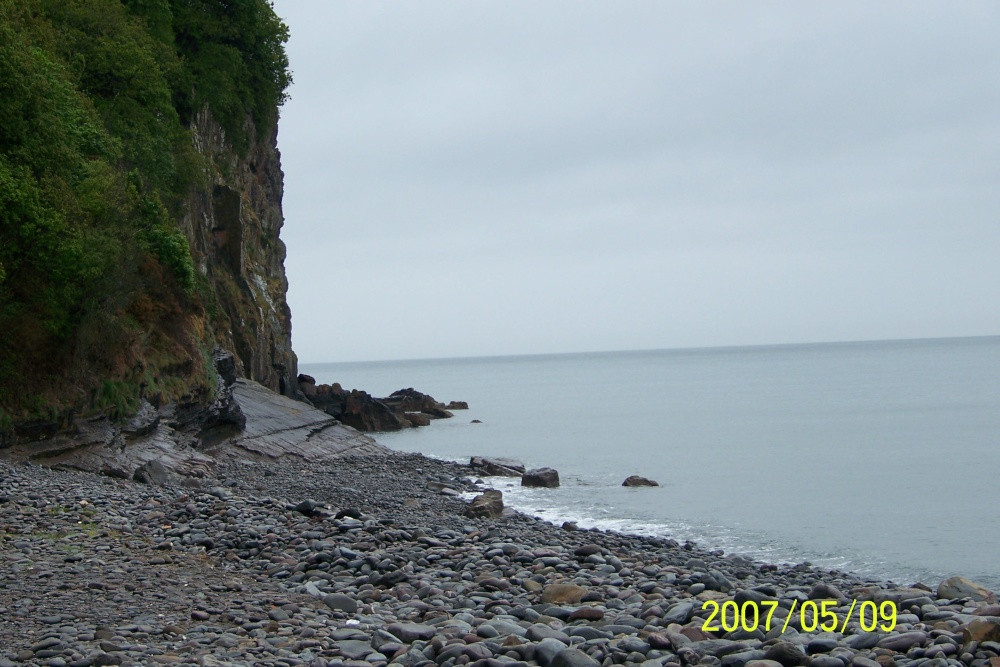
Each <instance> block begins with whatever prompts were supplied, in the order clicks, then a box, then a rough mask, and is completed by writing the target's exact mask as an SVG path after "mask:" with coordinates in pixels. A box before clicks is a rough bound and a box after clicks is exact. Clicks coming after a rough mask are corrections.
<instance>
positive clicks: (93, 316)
mask: <svg viewBox="0 0 1000 667" xmlns="http://www.w3.org/2000/svg"><path fill="white" fill-rule="evenodd" d="M287 37H288V32H287V28H286V27H285V26H284V24H283V23H282V22H281V21H280V19H279V18H278V17H277V16H276V15H275V14H274V11H273V8H272V6H271V4H270V2H269V0H0V332H2V333H0V422H3V424H9V423H11V419H23V418H31V417H36V416H38V413H39V411H40V409H41V408H42V406H44V409H46V410H51V409H53V408H60V409H64V408H71V407H72V408H75V409H77V410H83V411H87V410H99V409H105V408H113V409H115V410H116V411H120V412H125V411H127V410H129V409H133V408H134V406H135V405H136V404H137V401H138V396H139V390H140V387H143V386H145V387H147V390H148V387H149V384H150V382H151V381H153V382H157V381H159V380H158V379H157V378H158V375H159V374H158V373H157V368H162V367H165V366H169V365H170V364H175V365H176V364H178V363H179V360H180V359H181V358H184V357H185V356H186V357H187V358H191V357H194V358H195V359H196V361H199V362H200V360H201V359H203V357H204V355H203V354H202V351H203V348H205V347H210V341H209V340H208V338H209V335H208V334H207V333H206V327H205V323H204V319H205V311H206V309H209V308H211V304H210V303H207V302H206V295H207V293H208V292H207V290H205V289H204V288H203V287H202V286H200V285H199V278H200V276H199V275H198V274H197V272H196V270H195V267H194V264H193V262H192V257H191V251H190V246H189V243H188V239H187V238H186V237H185V235H184V234H183V232H182V231H181V229H180V228H179V227H178V225H177V222H176V221H177V220H178V219H179V218H180V216H181V215H183V212H184V207H185V202H186V201H187V199H188V197H189V194H190V193H191V191H192V190H193V189H196V188H199V187H204V181H205V178H204V174H205V172H206V169H207V165H205V164H204V163H203V160H204V158H202V156H200V155H199V154H198V153H197V152H196V151H195V149H194V146H193V142H192V135H191V132H190V130H189V129H188V126H189V125H190V123H191V122H192V121H193V119H194V117H195V115H196V114H198V113H199V112H200V111H201V110H202V109H204V108H206V107H208V108H209V109H210V110H211V113H212V114H213V117H214V118H215V119H216V120H217V121H218V122H219V123H220V124H221V125H222V126H223V128H224V129H225V130H226V133H227V137H229V139H230V140H231V141H232V143H233V145H234V147H235V149H236V150H238V151H239V150H246V148H247V146H248V145H249V141H250V139H251V138H252V135H250V134H249V132H250V128H252V127H256V128H258V130H259V131H264V129H265V128H269V127H271V126H272V125H273V123H274V121H275V120H276V114H277V110H278V107H279V106H280V104H281V103H282V102H283V101H284V99H285V89H286V87H287V86H288V84H289V83H290V75H289V73H288V61H287V58H286V56H285V52H284V47H283V44H284V42H285V41H286V40H287ZM192 320H198V322H194V324H193V325H192V326H189V327H187V328H188V329H189V331H188V333H187V335H188V337H191V335H192V334H191V331H194V334H193V335H194V338H195V339H196V340H194V341H193V342H191V341H189V344H188V345H187V346H185V345H176V344H175V345H171V344H170V341H167V340H163V337H164V336H166V337H167V338H170V336H171V333H170V332H167V333H166V334H164V333H158V331H157V330H158V329H159V328H162V326H163V325H164V323H169V324H168V328H169V326H173V327H175V328H176V327H177V326H181V324H179V323H184V322H188V323H189V324H190V323H191V321H192ZM174 333H176V332H174ZM180 337H183V336H178V335H174V336H173V337H172V338H171V340H172V341H173V342H175V343H176V341H177V340H178V339H179V338H180ZM150 350H153V352H150ZM152 357H156V359H154V360H153V364H152V367H151V366H150V363H149V362H150V361H151V358H152ZM157 364H159V366H157ZM187 371H188V372H189V373H190V374H191V375H192V377H194V376H197V374H198V369H197V368H194V369H187ZM160 384H162V385H164V386H166V385H168V384H171V380H169V379H162V381H160ZM182 384H183V383H182ZM175 385H176V383H174V384H173V385H171V386H175ZM0 425H2V424H0Z"/></svg>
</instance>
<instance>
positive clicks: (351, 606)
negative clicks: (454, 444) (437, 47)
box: [0, 387, 1000, 667]
mask: <svg viewBox="0 0 1000 667" xmlns="http://www.w3.org/2000/svg"><path fill="white" fill-rule="evenodd" d="M242 391H253V389H252V388H246V387H245V388H242V389H240V388H238V389H237V391H236V393H237V394H239V393H240V392H242ZM286 417H287V418H288V419H289V420H290V421H289V423H288V426H289V428H288V429H282V430H278V431H255V432H253V433H254V434H253V435H247V436H245V437H246V438H247V439H248V440H250V441H252V442H251V443H250V444H251V446H252V447H258V448H260V451H264V452H265V453H264V454H253V455H248V456H246V457H242V458H240V457H233V458H231V459H225V460H220V461H219V462H218V463H217V464H216V465H215V466H214V467H213V468H211V470H210V473H211V476H210V477H206V478H205V479H202V480H196V481H195V483H194V484H186V485H185V486H176V485H173V484H170V483H168V484H165V485H162V486H153V485H149V484H141V483H138V482H134V481H132V480H130V479H117V478H113V477H108V476H103V475H93V474H88V473H83V472H79V471H71V470H61V469H51V468H48V467H44V466H39V465H37V464H34V463H32V462H30V461H26V462H21V463H15V464H11V463H7V462H3V461H0V560H2V562H3V563H4V567H3V568H0V618H3V622H2V623H0V667H11V666H12V665H51V666H53V667H60V666H66V665H78V666H80V667H83V666H86V665H201V666H218V665H230V666H250V665H268V666H279V665H280V666H285V667H289V666H293V665H304V666H305V665H307V666H309V667H329V666H335V667H381V666H382V665H387V664H390V663H392V664H396V665H401V666H402V667H456V666H460V665H475V666H476V667H523V666H527V665H532V666H534V665H539V666H540V667H596V666H598V665H600V666H601V667H612V666H613V665H636V666H642V667H689V666H694V665H703V666H705V667H994V666H995V665H996V664H997V663H998V661H1000V616H998V614H1000V607H997V605H996V604H995V603H994V602H991V601H990V600H991V599H995V598H993V597H992V591H988V590H986V589H984V588H983V587H982V586H981V585H979V584H976V583H974V582H970V581H968V580H963V579H951V580H948V581H947V582H946V583H944V584H943V585H942V586H939V587H933V586H928V585H924V584H923V583H916V584H914V585H912V586H910V587H904V588H900V587H897V586H896V585H894V584H892V583H888V582H876V581H869V580H864V579H861V578H858V577H856V576H853V575H850V574H846V573H843V572H839V571H823V570H819V569H816V568H813V567H811V566H808V565H804V564H803V565H795V566H785V565H771V564H764V563H756V562H753V561H750V560H748V559H746V558H743V557H741V556H738V555H726V554H724V553H722V552H721V551H707V550H704V549H701V548H699V547H698V546H697V545H694V544H691V543H685V544H679V543H678V542H676V541H673V540H669V539H655V538H649V537H638V536H627V535H620V534H616V533H610V532H603V531H594V530H574V531H567V530H561V529H559V528H557V527H555V526H553V525H551V524H548V523H545V522H542V521H540V520H536V519H533V518H531V517H528V516H525V515H521V514H516V513H508V512H504V513H503V514H502V515H501V516H500V517H499V518H477V517H467V516H463V512H464V510H465V509H466V507H467V503H466V502H465V501H464V500H462V499H461V498H460V497H457V496H456V495H454V493H453V492H454V491H456V490H457V491H461V492H463V493H468V492H471V491H480V492H482V491H485V490H486V489H483V488H480V487H478V486H477V485H475V484H474V483H473V482H472V481H470V480H471V477H470V475H471V474H472V473H473V471H472V469H470V468H468V467H466V466H462V465H458V464H454V463H448V462H443V461H435V460H430V459H425V458H423V457H421V456H419V455H409V454H391V453H387V452H378V451H372V452H371V453H369V454H367V455H366V456H355V457H344V456H341V457H333V458H326V459H322V458H321V459H317V460H312V461H310V460H306V459H305V458H301V457H289V456H278V457H277V458H274V459H271V458H270V454H269V453H267V452H272V451H273V452H276V451H279V449H280V447H281V445H277V444H267V445H262V444H260V442H261V439H262V438H267V437H271V436H273V435H274V434H275V433H285V432H287V431H288V430H294V429H292V428H291V426H292V425H293V424H296V423H298V422H296V421H295V419H292V418H291V417H289V416H288V415H287V414H286ZM254 419H255V417H254V416H253V411H252V410H251V411H249V412H248V414H247V422H248V424H252V423H253V421H254ZM305 430H306V431H308V429H305ZM325 430H326V429H323V430H321V431H320V434H322V432H323V431H325ZM314 437H315V436H314ZM320 437H322V435H321V436H320ZM271 447H277V448H279V449H270V448H271ZM237 451H245V452H251V451H258V450H251V449H241V450H237ZM149 472H151V473H152V472H154V471H149ZM446 491H452V493H446ZM942 595H944V596H945V597H942ZM952 595H955V597H952ZM978 598H983V599H978ZM708 600H714V601H716V602H718V603H720V604H722V603H724V602H726V601H729V600H732V601H733V602H735V603H736V604H737V605H745V604H746V603H747V602H758V603H760V602H764V601H776V602H777V605H778V607H777V609H776V610H775V612H774V623H773V627H772V629H771V630H770V631H769V632H765V631H763V630H761V629H757V630H753V631H748V630H744V629H742V628H737V629H735V630H732V631H730V632H726V631H724V630H718V631H713V632H706V631H705V629H704V624H705V620H706V618H707V614H708V613H710V612H709V610H707V609H705V608H704V607H703V604H704V602H705V601H708ZM808 600H818V601H826V600H829V601H830V603H831V604H830V605H828V606H827V607H825V608H827V609H828V610H829V611H832V612H834V613H836V615H837V616H838V618H839V619H844V618H845V617H846V615H847V613H848V612H849V610H850V608H851V604H852V601H853V600H862V601H864V600H871V601H873V602H876V603H877V604H879V605H883V604H885V603H888V604H890V606H892V607H893V609H894V610H895V612H896V625H895V627H894V628H893V629H892V630H891V631H889V630H885V629H882V628H877V629H875V630H874V631H870V632H866V631H865V629H864V628H863V627H861V625H860V623H859V621H858V620H857V617H855V619H854V620H852V621H850V622H849V623H848V624H847V625H846V627H843V628H840V627H838V628H837V630H838V631H837V632H822V631H820V630H819V629H814V630H813V631H808V630H807V629H806V628H807V627H811V626H810V620H809V618H808V616H807V617H803V616H802V615H801V613H800V612H799V611H798V610H799V609H801V608H802V607H803V606H804V603H805V602H806V601H808ZM793 607H794V608H795V611H794V612H793V611H792V609H793ZM786 622H787V623H786Z"/></svg>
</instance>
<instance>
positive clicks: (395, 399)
mask: <svg viewBox="0 0 1000 667" xmlns="http://www.w3.org/2000/svg"><path fill="white" fill-rule="evenodd" d="M380 400H381V401H382V402H383V403H385V404H386V405H388V406H390V407H392V408H393V409H395V410H399V411H402V412H425V411H426V410H429V409H431V408H437V409H443V408H444V403H441V402H439V401H436V400H434V397H433V396H428V395H427V394H424V393H421V392H419V391H417V390H416V389H414V388H413V387H410V388H408V389H400V390H399V391H394V392H392V393H391V394H389V395H388V396H386V397H385V398H382V399H380Z"/></svg>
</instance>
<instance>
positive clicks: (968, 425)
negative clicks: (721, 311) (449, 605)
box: [300, 336, 1000, 590]
mask: <svg viewBox="0 0 1000 667" xmlns="http://www.w3.org/2000/svg"><path fill="white" fill-rule="evenodd" d="M300 372H303V373H308V374H309V375H312V376H314V377H315V378H316V379H317V381H318V382H323V383H333V382H339V383H340V384H341V385H342V386H343V387H344V388H346V389H352V388H358V389H364V390H365V391H368V392H369V393H371V394H372V395H374V396H386V395H388V394H390V393H391V392H392V391H395V390H397V389H401V388H406V387H413V388H415V389H418V390H419V391H422V392H424V393H427V394H430V395H432V396H434V397H435V398H436V399H438V400H439V401H444V402H448V401H451V400H463V401H468V403H469V409H468V410H462V411H456V412H455V416H454V418H452V419H443V420H436V421H434V422H432V423H431V425H430V426H427V427H423V428H419V429H408V430H406V431H401V432H397V433H384V434H376V439H377V440H378V441H379V442H381V443H382V444H384V445H386V446H387V447H390V448H392V449H395V450H400V451H406V452H421V453H423V454H425V455H428V456H432V457H438V458H444V459H449V460H458V461H464V462H468V459H469V457H470V456H473V455H485V456H503V457H512V458H516V459H520V460H521V461H523V462H524V463H525V464H526V465H527V466H528V467H542V466H548V467H552V468H555V469H556V470H558V471H559V476H560V479H561V486H560V487H559V488H555V489H526V488H522V487H520V486H519V481H518V480H517V479H505V478H486V479H485V480H484V481H486V482H488V483H489V484H490V485H492V486H494V487H495V488H499V489H501V490H502V491H503V493H504V502H505V504H507V505H509V506H512V507H514V508H516V509H518V510H521V511H523V512H526V513H528V514H531V515H534V516H538V517H541V518H543V519H545V520H548V521H551V522H553V523H555V524H561V523H562V522H563V521H576V522H577V524H578V526H579V527H581V528H590V527H598V528H603V529H612V530H616V531H620V532H625V533H634V534H640V535H656V536H662V537H669V538H672V539H674V540H677V541H679V542H685V541H693V542H695V543H697V544H698V545H699V546H701V547H704V548H710V549H720V550H723V551H725V552H726V553H738V554H742V555H745V556H749V557H752V558H754V559H755V560H758V561H764V562H768V563H801V562H809V563H812V564H813V565H815V566H818V567H822V568H826V569H837V570H844V571H850V572H854V573H856V574H859V575H861V576H865V577H871V578H875V579H878V580H880V581H885V580H889V581H893V582H895V583H896V584H900V585H909V584H912V583H914V582H917V581H920V582H923V583H925V584H928V585H932V586H936V585H937V584H938V583H939V582H940V581H941V580H942V579H944V578H946V577H948V576H952V575H956V574H958V575H962V576H965V577H969V578H971V579H973V580H975V581H977V582H979V583H982V584H984V585H986V586H988V587H990V588H992V589H994V590H1000V336H990V337H977V338H949V339H928V340H899V341H877V342H851V343H829V344H803V345H775V346H758V347H724V348H705V349H676V350H650V351H631V352H601V353H586V354H554V355H530V356H504V357H482V358H457V359H426V360H408V361H374V362H364V363H359V362H352V363H323V364H306V363H303V364H301V365H300ZM473 420H478V421H480V422H481V423H473ZM629 475H642V476H645V477H648V478H651V479H653V480H656V481H657V482H659V484H660V486H658V487H647V488H626V487H623V486H622V481H624V479H625V478H626V477H628V476H629Z"/></svg>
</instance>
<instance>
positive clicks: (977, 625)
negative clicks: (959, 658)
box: [962, 618, 1000, 644]
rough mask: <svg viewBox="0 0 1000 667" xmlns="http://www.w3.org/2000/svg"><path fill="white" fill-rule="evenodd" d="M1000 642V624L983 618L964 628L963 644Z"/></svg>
mask: <svg viewBox="0 0 1000 667" xmlns="http://www.w3.org/2000/svg"><path fill="white" fill-rule="evenodd" d="M969 642H1000V623H998V622H997V621H994V620H991V619H987V618H983V619H976V620H975V621H972V622H971V623H969V624H968V625H966V626H965V627H963V628H962V643H963V644H968V643H969Z"/></svg>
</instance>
